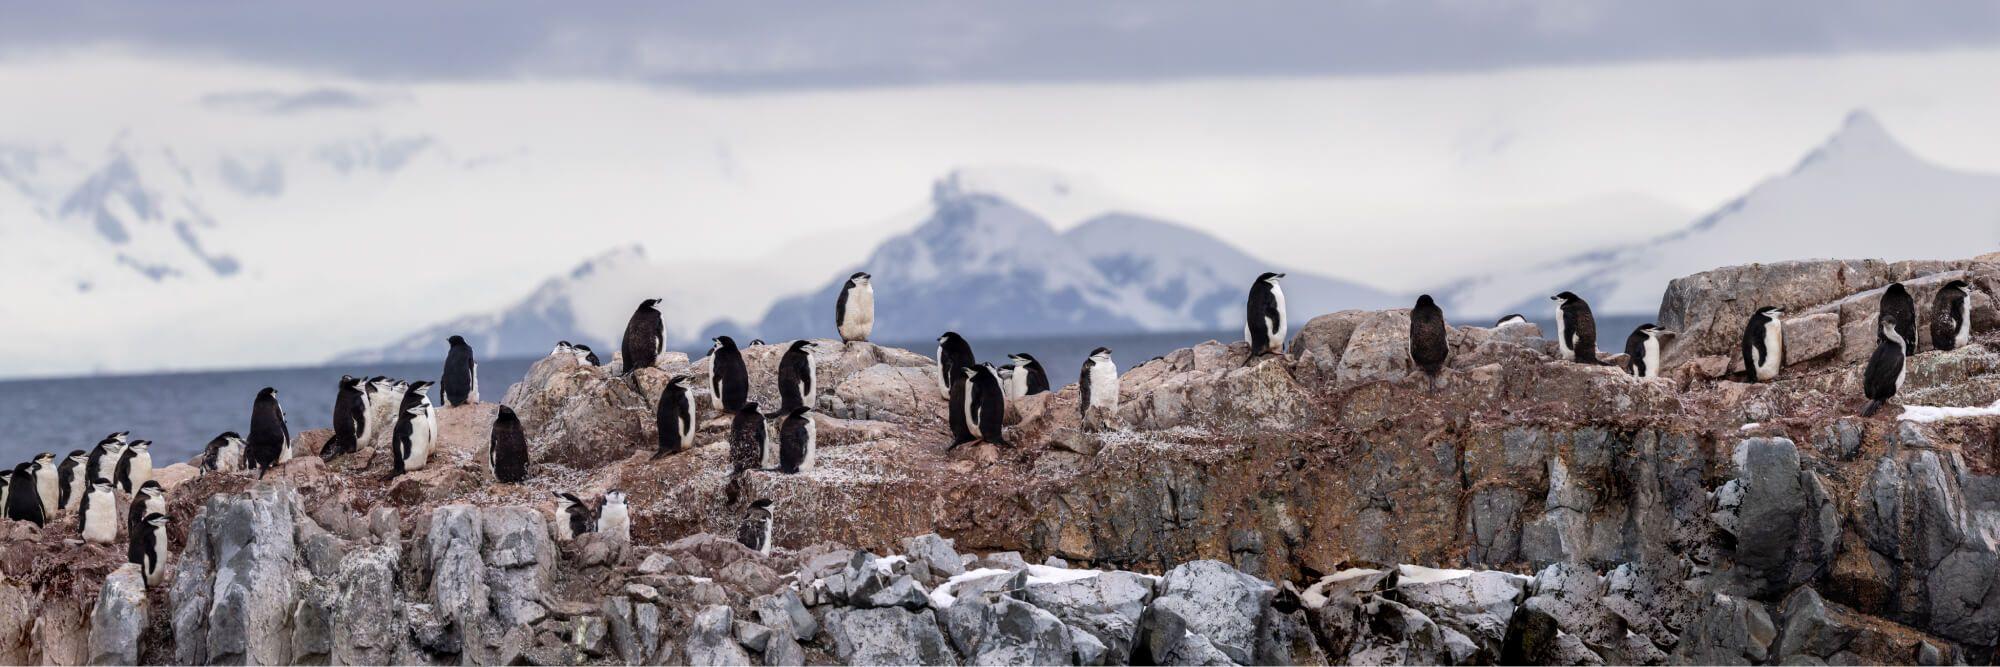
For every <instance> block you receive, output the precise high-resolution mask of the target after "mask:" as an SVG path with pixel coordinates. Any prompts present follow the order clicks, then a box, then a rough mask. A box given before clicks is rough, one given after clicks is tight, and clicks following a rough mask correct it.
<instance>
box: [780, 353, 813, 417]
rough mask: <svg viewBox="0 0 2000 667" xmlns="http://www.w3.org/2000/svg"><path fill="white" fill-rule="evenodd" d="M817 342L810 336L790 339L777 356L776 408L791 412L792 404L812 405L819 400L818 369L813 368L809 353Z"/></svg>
mask: <svg viewBox="0 0 2000 667" xmlns="http://www.w3.org/2000/svg"><path fill="white" fill-rule="evenodd" d="M818 350H819V345H818V344H817V343H814V342H812V341H810V340H797V341H792V345H791V347H789V348H787V349H786V350H785V354H784V356H782V357H779V358H778V411H779V412H780V413H787V412H791V410H792V409H793V408H800V407H806V408H810V407H816V405H817V404H818V403H819V401H818V398H819V396H818V394H817V393H815V392H817V391H818V390H819V370H818V369H817V368H814V364H813V353H814V352H816V351H818Z"/></svg>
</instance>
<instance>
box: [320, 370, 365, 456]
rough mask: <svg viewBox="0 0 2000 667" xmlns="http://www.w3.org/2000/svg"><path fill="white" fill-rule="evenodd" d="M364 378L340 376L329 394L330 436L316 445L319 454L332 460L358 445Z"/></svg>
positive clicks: (362, 420)
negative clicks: (323, 442)
mask: <svg viewBox="0 0 2000 667" xmlns="http://www.w3.org/2000/svg"><path fill="white" fill-rule="evenodd" d="M366 382H367V381H366V380H363V379H360V378H356V377H353V376H351V375H342V376H340V391H339V393H337V394H335V395H334V397H333V439H331V440H328V441H326V445H325V446H322V447H320V450H319V457H320V458H322V459H326V460H332V459H334V458H335V457H338V456H340V455H342V454H347V453H351V452H353V451H354V450H356V449H358V448H359V446H360V438H361V428H362V424H363V423H365V422H366V421H367V419H368V401H367V398H368V391H367V387H366V386H365V383H366Z"/></svg>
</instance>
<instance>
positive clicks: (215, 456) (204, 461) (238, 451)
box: [201, 431, 244, 472]
mask: <svg viewBox="0 0 2000 667" xmlns="http://www.w3.org/2000/svg"><path fill="white" fill-rule="evenodd" d="M243 450H244V445H243V436H241V435H237V434H236V432H235V431H223V432H222V435H218V436H215V439H214V440H210V441H208V446H207V447H203V448H202V450H201V469H202V470H203V471H213V472H236V471H238V470H242V469H243Z"/></svg>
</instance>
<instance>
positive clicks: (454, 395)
mask: <svg viewBox="0 0 2000 667" xmlns="http://www.w3.org/2000/svg"><path fill="white" fill-rule="evenodd" d="M448 342H449V343H450V344H451V350H450V351H449V352H446V353H445V354H444V374H443V375H440V376H438V395H439V396H440V397H442V398H444V404H445V405H447V406H451V407H457V406H461V405H465V404H467V403H478V402H479V361H478V360H476V359H473V358H472V346H471V345H468V344H466V342H465V337H464V336H452V337H451V340H450V341H448Z"/></svg>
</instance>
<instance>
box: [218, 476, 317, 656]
mask: <svg viewBox="0 0 2000 667" xmlns="http://www.w3.org/2000/svg"><path fill="white" fill-rule="evenodd" d="M299 502H300V501H299V496H298V493H297V492H296V491H294V490H293V489H292V488H291V487H287V486H280V485H274V484H260V485H257V486H253V487H251V488H250V490H249V492H247V493H245V494H243V495H241V496H233V497H217V498H215V499H213V500H211V501H210V502H209V503H208V505H207V506H206V508H205V510H204V511H206V512H207V513H208V514H209V516H210V519H209V521H208V522H207V523H206V525H207V527H208V531H209V532H208V535H207V539H208V541H209V544H210V545H211V548H212V551H211V553H212V557H213V558H214V562H215V573H214V577H213V582H214V589H213V590H212V592H211V593H210V599H212V600H213V601H214V602H213V603H212V604H211V606H210V607H209V612H208V618H207V622H206V627H207V637H206V640H205V642H204V643H205V645H206V646H207V648H208V651H207V652H208V656H207V657H206V658H204V660H203V662H209V663H228V662H237V661H247V662H254V663H261V664H277V663H284V662H289V661H290V660H291V659H292V646H291V644H292V628H291V612H292V608H293V605H294V603H295V602H296V600H295V598H294V592H295V591H294V582H295V579H294V574H293V572H294V570H295V568H296V567H297V566H298V564H299V563H298V548H297V543H295V542H294V541H293V533H294V528H293V526H292V522H293V518H294V513H293V510H294V509H295V507H296V506H297V505H298V503H299ZM301 520H306V521H310V519H303V518H302V517H301Z"/></svg>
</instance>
